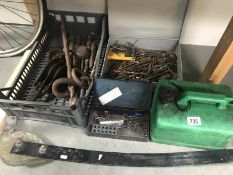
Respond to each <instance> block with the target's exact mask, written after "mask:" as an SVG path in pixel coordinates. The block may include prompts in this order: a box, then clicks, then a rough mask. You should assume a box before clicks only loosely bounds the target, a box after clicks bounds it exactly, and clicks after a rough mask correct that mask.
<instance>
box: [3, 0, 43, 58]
mask: <svg viewBox="0 0 233 175" xmlns="http://www.w3.org/2000/svg"><path fill="white" fill-rule="evenodd" d="M43 20H44V8H43V2H42V0H0V57H9V56H14V55H17V54H20V53H22V52H23V51H25V50H26V49H28V48H29V47H30V46H32V44H33V43H34V42H35V41H36V39H37V38H38V36H39V34H40V32H41V29H42V25H43Z"/></svg>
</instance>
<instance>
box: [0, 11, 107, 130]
mask: <svg viewBox="0 0 233 175" xmlns="http://www.w3.org/2000/svg"><path fill="white" fill-rule="evenodd" d="M47 12H48V15H47V18H46V21H45V25H44V27H43V30H42V32H41V34H40V36H39V38H38V40H37V42H36V43H35V44H34V46H33V48H32V50H31V52H30V55H29V57H28V58H27V61H26V63H25V65H24V66H23V67H22V68H21V70H20V72H19V74H18V76H17V78H16V80H15V82H14V83H13V85H12V87H9V88H2V89H0V107H1V108H2V109H3V110H4V111H5V112H6V113H7V114H8V115H14V116H17V118H18V119H30V120H39V121H46V122H51V123H57V124H65V125H70V126H73V127H75V126H86V124H87V120H88V111H89V108H90V104H91V97H92V96H91V93H90V94H89V96H87V97H88V98H84V100H82V101H81V100H80V102H79V104H78V108H77V109H76V110H71V109H70V106H69V99H68V98H67V99H65V98H57V97H56V98H54V99H53V100H50V101H45V100H44V99H43V98H38V99H36V101H31V96H32V94H33V91H34V86H33V84H34V82H35V80H36V78H37V77H38V76H39V75H40V74H41V72H42V71H43V69H44V68H45V66H46V65H47V62H48V60H47V58H46V56H47V53H48V51H49V50H50V49H51V48H56V47H62V38H61V34H60V16H61V15H64V16H65V19H66V26H67V31H68V32H69V33H71V34H74V35H79V36H82V37H86V36H88V35H90V34H91V35H92V36H94V39H95V40H96V42H97V43H98V44H99V45H98V50H97V54H96V59H97V64H96V68H95V69H96V70H97V71H96V73H95V74H94V75H93V77H94V76H97V74H98V72H99V67H101V65H99V64H101V63H102V62H103V61H102V60H103V59H104V54H103V53H105V50H103V49H102V47H103V46H104V41H105V40H106V39H107V38H106V24H105V15H104V14H93V13H82V12H65V11H47ZM91 86H92V85H91ZM90 89H91V87H90ZM82 99H83V98H82Z"/></svg>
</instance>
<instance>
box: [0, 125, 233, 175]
mask: <svg viewBox="0 0 233 175" xmlns="http://www.w3.org/2000/svg"><path fill="white" fill-rule="evenodd" d="M17 130H24V131H30V132H32V133H35V134H37V135H39V136H40V137H41V138H44V140H47V141H46V142H48V143H52V144H55V145H59V146H66V147H74V148H80V149H94V150H101V151H115V152H138V153H143V152H146V153H157V152H179V151H194V150H196V149H191V148H184V147H177V146H171V145H163V144H156V143H152V142H151V143H150V142H146V143H143V142H135V141H124V140H115V139H107V138H96V137H88V136H87V135H86V133H85V130H83V129H77V128H70V127H67V126H62V127H61V126H59V125H55V124H49V123H43V122H35V121H20V122H19V123H18V125H17ZM0 170H1V171H0V175H7V174H11V175H20V174H24V175H31V174H33V175H37V174H38V175H41V174H42V173H44V172H46V174H51V175H53V174H54V175H55V174H56V175H62V174H66V175H73V174H82V175H88V174H92V175H93V174H96V175H98V174H111V175H123V174H127V175H135V174H147V175H149V174H161V175H162V174H163V175H166V174H176V175H177V174H179V175H187V174H189V175H192V174H193V175H199V174H211V175H215V174H216V175H227V174H229V175H230V174H232V172H233V164H222V165H221V164H216V165H205V166H183V167H171V168H131V167H130V168H129V167H111V166H100V165H89V164H80V163H70V162H62V161H53V162H51V163H49V164H47V165H43V166H40V167H34V168H30V167H8V166H6V165H4V164H3V163H0Z"/></svg>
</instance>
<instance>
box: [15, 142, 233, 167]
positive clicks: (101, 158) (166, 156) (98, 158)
mask: <svg viewBox="0 0 233 175" xmlns="http://www.w3.org/2000/svg"><path fill="white" fill-rule="evenodd" d="M11 153H15V154H19V155H26V156H32V157H40V158H45V159H52V160H62V161H68V162H77V163H88V164H96V165H109V166H130V167H170V166H181V165H201V164H213V163H227V162H231V161H233V149H228V150H227V149H223V150H211V151H196V152H177V153H155V154H152V153H151V154H143V153H140V154H138V153H117V152H102V151H92V150H83V149H74V148H66V147H58V146H53V145H43V144H38V143H31V142H23V141H22V142H21V144H16V145H14V146H13V148H12V150H11Z"/></svg>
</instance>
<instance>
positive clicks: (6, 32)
mask: <svg viewBox="0 0 233 175" xmlns="http://www.w3.org/2000/svg"><path fill="white" fill-rule="evenodd" d="M0 30H1V31H3V32H4V33H5V34H6V35H8V36H9V37H10V38H11V39H13V40H14V41H15V42H16V43H17V44H18V45H21V43H20V42H18V41H17V40H16V39H15V38H13V37H12V36H11V35H10V34H9V33H7V32H6V31H5V30H2V29H1V28H0Z"/></svg>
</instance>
